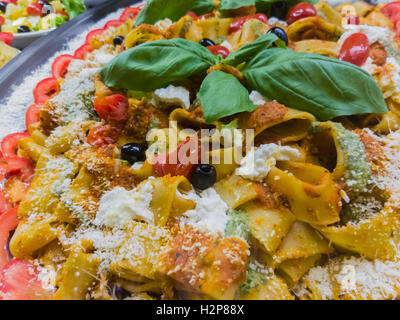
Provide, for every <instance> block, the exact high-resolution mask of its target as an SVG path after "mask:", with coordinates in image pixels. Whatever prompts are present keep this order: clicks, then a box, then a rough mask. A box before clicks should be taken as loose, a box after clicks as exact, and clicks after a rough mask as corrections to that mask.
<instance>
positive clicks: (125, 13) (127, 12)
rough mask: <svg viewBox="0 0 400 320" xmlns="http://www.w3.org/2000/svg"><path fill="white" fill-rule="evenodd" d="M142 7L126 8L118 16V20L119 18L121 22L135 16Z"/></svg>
mask: <svg viewBox="0 0 400 320" xmlns="http://www.w3.org/2000/svg"><path fill="white" fill-rule="evenodd" d="M141 9H142V8H139V7H137V8H126V9H125V10H124V11H123V12H122V14H121V16H120V17H119V20H121V21H122V22H125V21H127V20H128V19H132V20H133V19H135V18H136V17H137V15H138V14H139V12H140V10H141Z"/></svg>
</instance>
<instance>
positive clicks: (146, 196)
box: [94, 181, 154, 227]
mask: <svg viewBox="0 0 400 320" xmlns="http://www.w3.org/2000/svg"><path fill="white" fill-rule="evenodd" d="M153 190H154V187H153V184H152V183H151V182H150V181H146V182H144V183H142V184H140V185H139V186H138V187H137V188H136V189H134V190H131V191H128V190H126V189H124V188H122V187H117V188H114V189H113V190H111V191H108V192H106V193H105V194H104V195H103V197H102V198H101V199H100V206H99V210H98V211H97V214H96V219H95V220H94V224H95V225H98V226H100V225H104V226H107V227H124V226H126V225H128V224H129V223H130V222H132V220H133V219H136V220H140V221H145V222H147V223H154V214H153V212H152V211H151V210H150V208H149V206H150V202H151V200H152V193H153Z"/></svg>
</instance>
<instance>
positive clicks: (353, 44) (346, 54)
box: [339, 33, 369, 67]
mask: <svg viewBox="0 0 400 320" xmlns="http://www.w3.org/2000/svg"><path fill="white" fill-rule="evenodd" d="M368 57H369V41H368V37H367V36H366V35H365V34H364V33H353V34H352V35H351V36H349V37H348V38H347V39H346V40H344V41H343V44H342V47H341V48H340V53H339V59H340V60H342V61H347V62H350V63H352V64H355V65H356V66H359V67H361V66H362V65H363V64H364V63H365V61H367V59H368Z"/></svg>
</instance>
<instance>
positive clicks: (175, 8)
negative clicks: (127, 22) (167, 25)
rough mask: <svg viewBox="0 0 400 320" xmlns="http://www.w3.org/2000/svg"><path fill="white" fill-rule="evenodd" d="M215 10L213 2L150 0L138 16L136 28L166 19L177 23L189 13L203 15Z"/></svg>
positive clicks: (199, 0) (206, 0)
mask: <svg viewBox="0 0 400 320" xmlns="http://www.w3.org/2000/svg"><path fill="white" fill-rule="evenodd" d="M214 9H215V5H214V2H213V1H212V0H149V1H147V5H146V6H145V7H144V8H143V9H142V10H141V11H140V13H139V15H138V16H137V18H136V22H135V26H138V25H140V24H142V23H146V24H155V23H156V22H158V21H160V20H163V19H166V18H168V19H171V20H172V21H174V22H175V21H178V20H179V19H180V18H182V17H183V16H184V15H185V14H186V13H187V12H188V11H194V12H195V13H197V14H198V15H202V14H205V13H209V12H211V11H213V10H214Z"/></svg>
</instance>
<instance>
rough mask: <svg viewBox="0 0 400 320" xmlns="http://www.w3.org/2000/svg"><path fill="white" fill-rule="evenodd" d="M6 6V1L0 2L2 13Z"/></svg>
mask: <svg viewBox="0 0 400 320" xmlns="http://www.w3.org/2000/svg"><path fill="white" fill-rule="evenodd" d="M6 8H7V3H5V2H0V11H2V12H3V13H6Z"/></svg>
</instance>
